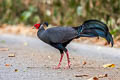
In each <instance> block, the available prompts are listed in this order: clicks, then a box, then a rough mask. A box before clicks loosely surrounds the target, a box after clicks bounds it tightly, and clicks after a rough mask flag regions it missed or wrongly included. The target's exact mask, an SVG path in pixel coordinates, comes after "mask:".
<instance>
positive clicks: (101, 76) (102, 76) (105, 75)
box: [98, 74, 108, 78]
mask: <svg viewBox="0 0 120 80" xmlns="http://www.w3.org/2000/svg"><path fill="white" fill-rule="evenodd" d="M104 77H108V74H104V75H99V76H98V78H104Z"/></svg>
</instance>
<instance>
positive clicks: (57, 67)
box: [54, 53, 64, 69]
mask: <svg viewBox="0 0 120 80" xmlns="http://www.w3.org/2000/svg"><path fill="white" fill-rule="evenodd" d="M63 56H64V54H63V53H62V54H61V57H60V61H59V64H58V65H57V66H56V67H54V69H59V68H60V66H61V62H62V59H63Z"/></svg>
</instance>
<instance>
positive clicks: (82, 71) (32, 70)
mask: <svg viewBox="0 0 120 80" xmlns="http://www.w3.org/2000/svg"><path fill="white" fill-rule="evenodd" d="M0 36H1V37H0V48H3V47H5V48H9V50H8V51H0V80H87V79H89V78H91V77H94V76H99V75H104V74H108V77H104V78H100V79H99V80H120V49H115V48H108V47H100V46H91V45H85V44H78V43H71V44H70V45H69V46H68V49H69V51H70V60H71V63H72V65H71V69H68V70H65V69H64V68H63V67H64V66H65V65H66V63H67V61H66V56H64V60H63V62H62V68H61V69H59V70H54V69H52V67H53V66H55V65H56V64H57V63H58V61H59V58H60V54H59V51H58V50H56V49H54V48H52V47H50V46H49V45H47V44H45V43H43V42H42V41H40V40H39V39H38V38H36V37H35V38H32V37H25V36H20V35H19V36H14V35H0ZM11 53H15V57H8V54H11ZM84 62H86V64H85V65H83V63H84ZM107 63H114V64H116V67H115V68H106V69H104V68H103V67H102V65H103V64H107ZM5 64H10V65H11V66H5ZM15 69H16V71H15ZM75 75H87V76H82V77H75Z"/></svg>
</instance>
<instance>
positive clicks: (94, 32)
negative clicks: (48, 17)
mask: <svg viewBox="0 0 120 80" xmlns="http://www.w3.org/2000/svg"><path fill="white" fill-rule="evenodd" d="M48 25H49V24H48V22H43V23H41V24H40V23H38V24H35V25H34V26H33V28H35V29H38V32H37V36H38V38H39V39H40V40H42V41H43V42H45V43H47V44H49V45H50V46H52V47H54V48H56V49H58V50H59V51H60V54H61V57H60V60H59V63H58V65H57V66H55V67H54V69H60V67H61V62H62V59H63V56H64V53H66V56H67V66H66V68H70V66H71V63H70V58H69V52H68V49H67V48H66V46H67V45H68V44H69V43H70V42H71V41H72V40H74V39H78V38H80V37H98V38H99V37H102V38H105V39H106V41H107V42H108V44H111V46H112V47H113V44H114V41H113V37H112V35H111V34H110V32H109V29H108V27H107V25H106V24H105V23H103V22H102V21H99V20H94V19H91V20H86V21H84V22H83V24H81V25H79V26H76V27H71V26H70V27H64V26H59V27H58V26H56V27H52V28H48V29H45V26H46V27H48Z"/></svg>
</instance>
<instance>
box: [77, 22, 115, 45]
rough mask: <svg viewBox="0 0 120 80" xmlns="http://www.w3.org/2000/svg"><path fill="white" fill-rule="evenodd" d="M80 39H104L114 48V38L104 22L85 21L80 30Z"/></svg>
mask: <svg viewBox="0 0 120 80" xmlns="http://www.w3.org/2000/svg"><path fill="white" fill-rule="evenodd" d="M78 34H79V37H99V36H100V37H103V38H105V39H106V40H107V42H108V44H110V43H111V45H112V46H113V44H114V42H113V38H112V35H111V34H110V32H109V30H108V27H107V25H106V24H104V23H103V22H100V21H98V20H88V21H85V22H84V23H83V24H82V25H81V26H80V27H79V28H78Z"/></svg>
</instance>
